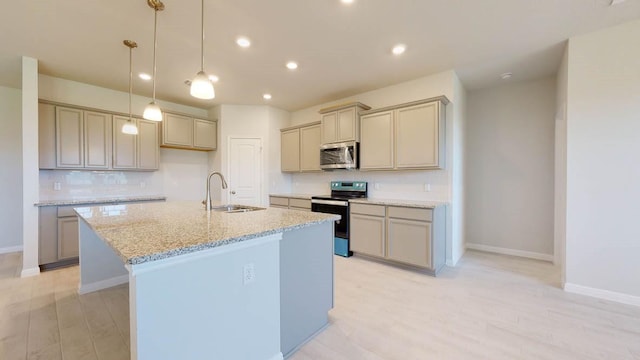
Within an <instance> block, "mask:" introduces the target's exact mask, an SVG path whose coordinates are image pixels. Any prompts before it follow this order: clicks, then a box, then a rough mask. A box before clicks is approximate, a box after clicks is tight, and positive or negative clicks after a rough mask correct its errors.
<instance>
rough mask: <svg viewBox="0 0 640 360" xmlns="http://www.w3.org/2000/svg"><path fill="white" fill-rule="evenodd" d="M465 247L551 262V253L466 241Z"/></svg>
mask: <svg viewBox="0 0 640 360" xmlns="http://www.w3.org/2000/svg"><path fill="white" fill-rule="evenodd" d="M467 249H471V250H480V251H486V252H492V253H497V254H503V255H512V256H520V257H524V258H529V259H536V260H544V261H549V262H553V255H550V254H542V253H537V252H533V251H524V250H515V249H508V248H503V247H497V246H489V245H483V244H475V243H467Z"/></svg>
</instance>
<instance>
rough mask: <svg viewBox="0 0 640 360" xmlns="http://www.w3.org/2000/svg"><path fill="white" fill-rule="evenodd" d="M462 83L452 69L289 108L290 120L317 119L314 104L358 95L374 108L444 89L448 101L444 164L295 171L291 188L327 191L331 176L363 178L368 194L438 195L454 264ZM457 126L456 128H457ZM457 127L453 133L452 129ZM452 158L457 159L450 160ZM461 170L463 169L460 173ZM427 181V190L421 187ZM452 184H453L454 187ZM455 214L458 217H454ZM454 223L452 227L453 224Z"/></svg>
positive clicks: (459, 237)
mask: <svg viewBox="0 0 640 360" xmlns="http://www.w3.org/2000/svg"><path fill="white" fill-rule="evenodd" d="M465 94H466V93H465V91H464V87H463V86H462V83H460V81H459V80H458V77H457V75H456V73H455V72H454V71H445V72H441V73H438V74H434V75H430V76H426V77H423V78H419V79H415V80H412V81H408V82H404V83H400V84H397V85H393V86H388V87H385V88H381V89H377V90H373V91H369V92H366V93H362V94H357V95H354V96H350V97H347V98H344V99H339V100H336V101H333V102H330V103H325V104H319V105H316V106H313V107H310V108H307V109H302V110H299V111H296V112H293V113H292V114H291V125H300V124H305V123H310V122H313V121H318V120H320V115H319V114H318V110H320V109H321V108H325V107H328V106H332V105H336V104H342V103H345V102H351V101H359V102H361V103H364V104H366V105H369V106H370V107H372V108H374V109H375V108H381V107H385V106H391V105H397V104H402V103H407V102H411V101H416V100H421V99H426V98H431V97H436V96H440V95H445V96H446V97H447V98H448V99H449V100H450V101H451V103H450V104H449V105H448V106H447V109H446V115H447V116H446V156H445V157H446V161H445V162H446V166H445V169H444V170H428V171H393V172H388V171H369V172H367V171H335V172H325V173H320V174H294V175H293V176H292V187H291V190H292V192H294V193H308V194H322V193H329V181H331V180H347V181H349V180H362V181H368V182H369V186H370V188H369V197H377V198H395V199H405V200H437V201H446V202H449V203H451V206H450V207H449V211H448V213H447V263H448V264H449V265H455V263H456V262H457V261H458V260H459V258H460V257H461V256H462V254H463V252H464V239H463V233H464V232H463V229H462V225H463V224H462V223H461V221H460V220H459V219H461V217H462V211H463V210H462V208H461V206H462V197H463V192H462V185H461V184H462V179H461V178H456V179H455V180H456V181H455V185H454V178H455V175H454V171H456V172H458V174H460V172H461V171H462V166H461V165H462V164H463V152H462V148H463V146H464V145H463V144H461V143H459V142H461V141H462V139H463V136H462V133H463V131H464V127H465V126H464V123H465V114H464V110H463V109H464V102H465V101H464V97H465ZM458 132H459V133H458ZM454 133H456V134H454ZM454 158H455V159H456V160H454ZM460 176H461V175H460ZM425 184H429V185H431V191H430V192H426V191H424V188H425ZM454 186H455V188H456V189H457V190H454ZM452 214H456V219H455V220H454V219H453V218H452ZM454 225H455V226H456V227H457V229H456V230H453V226H454Z"/></svg>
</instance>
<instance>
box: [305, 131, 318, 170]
mask: <svg viewBox="0 0 640 360" xmlns="http://www.w3.org/2000/svg"><path fill="white" fill-rule="evenodd" d="M320 133H321V131H320V125H314V126H309V127H303V128H300V171H320V145H321V139H320V136H321V134H320Z"/></svg>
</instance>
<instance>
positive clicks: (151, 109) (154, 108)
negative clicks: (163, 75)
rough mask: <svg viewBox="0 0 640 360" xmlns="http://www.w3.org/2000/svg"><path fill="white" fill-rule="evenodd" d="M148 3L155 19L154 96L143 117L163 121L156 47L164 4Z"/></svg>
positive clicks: (151, 0) (158, 1) (156, 0)
mask: <svg viewBox="0 0 640 360" xmlns="http://www.w3.org/2000/svg"><path fill="white" fill-rule="evenodd" d="M147 4H148V5H149V7H150V8H152V9H153V11H154V19H153V98H152V100H151V102H150V103H149V105H147V107H145V108H144V113H143V114H142V117H143V118H145V119H147V120H153V121H162V111H161V110H160V107H159V106H158V105H157V104H156V48H157V47H158V11H162V10H164V4H163V3H162V1H160V0H147Z"/></svg>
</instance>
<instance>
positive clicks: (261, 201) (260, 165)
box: [225, 136, 265, 205]
mask: <svg viewBox="0 0 640 360" xmlns="http://www.w3.org/2000/svg"><path fill="white" fill-rule="evenodd" d="M242 139H251V140H259V141H260V157H259V161H258V174H260V176H261V178H260V186H259V189H258V200H259V204H261V205H265V202H264V199H263V194H264V193H265V189H264V187H265V174H264V172H263V170H264V151H263V150H264V139H263V138H262V137H260V136H228V137H227V166H226V168H227V172H226V173H227V174H229V175H228V176H229V178H230V179H231V142H232V140H242ZM230 191H231V190H230V189H229V188H227V189H226V192H225V194H226V198H227V199H226V203H227V204H228V203H229V201H230V195H231V194H230Z"/></svg>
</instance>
